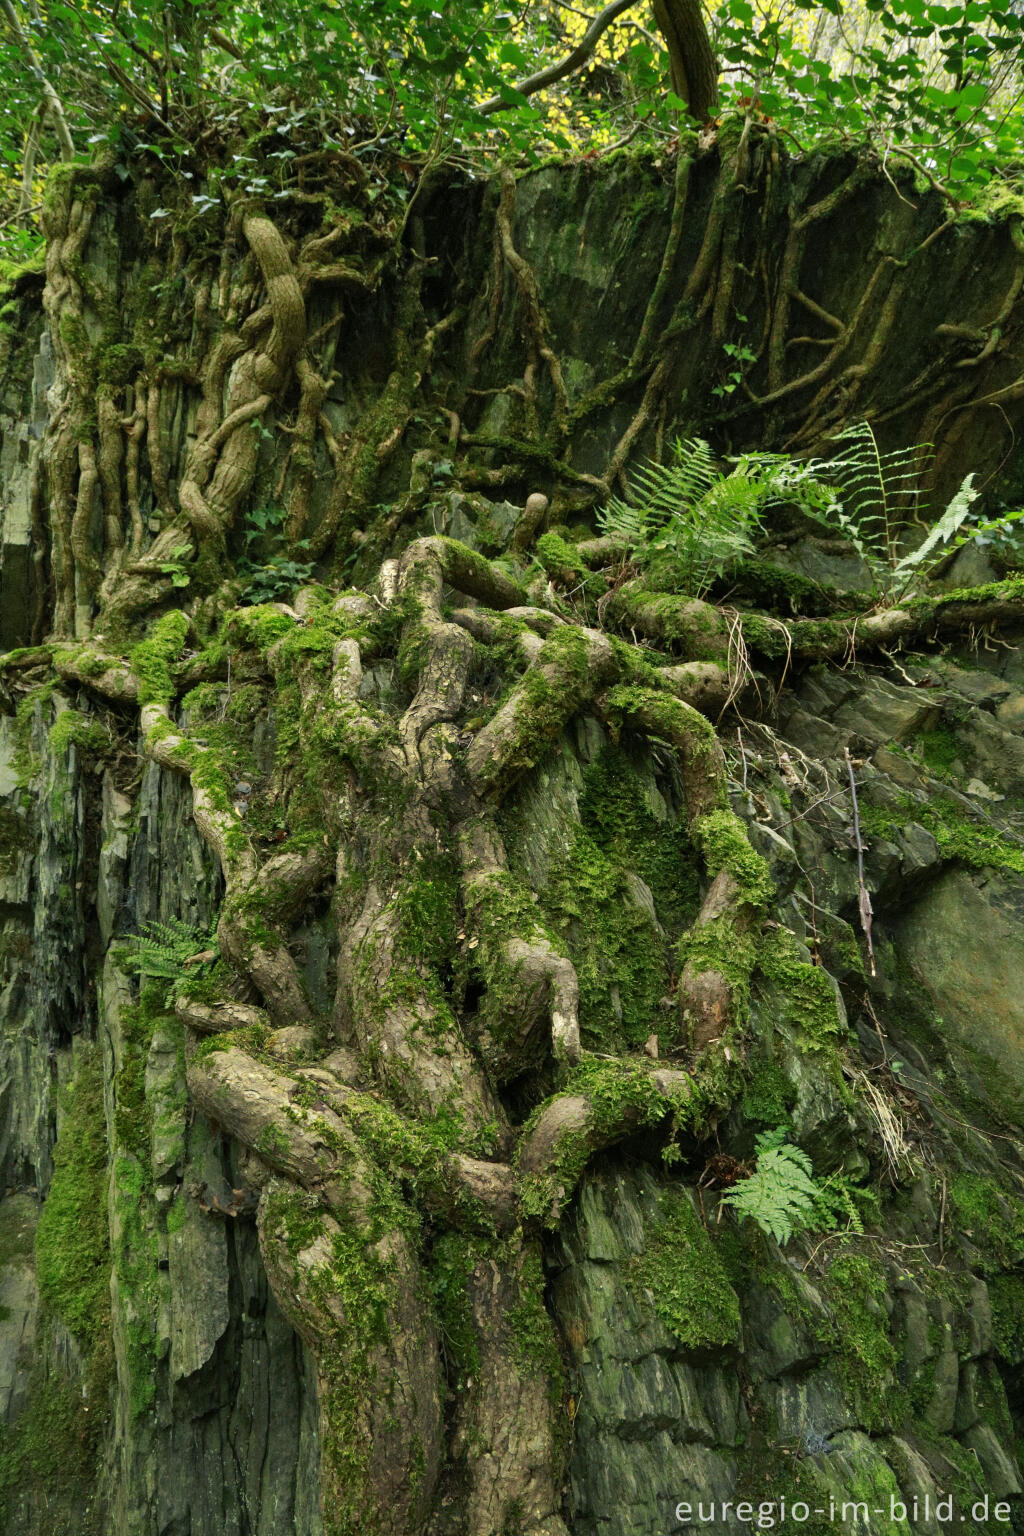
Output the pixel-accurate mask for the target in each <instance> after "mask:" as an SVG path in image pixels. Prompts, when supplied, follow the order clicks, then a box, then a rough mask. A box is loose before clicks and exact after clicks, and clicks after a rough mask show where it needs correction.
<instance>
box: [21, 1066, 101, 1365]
mask: <svg viewBox="0 0 1024 1536" xmlns="http://www.w3.org/2000/svg"><path fill="white" fill-rule="evenodd" d="M53 1163H54V1174H53V1180H52V1182H51V1184H50V1188H49V1191H48V1193H47V1197H46V1203H45V1205H44V1206H43V1209H42V1213H41V1215H40V1217H39V1225H38V1227H37V1228H36V1237H35V1254H36V1270H37V1273H38V1276H39V1290H40V1294H41V1295H42V1297H43V1298H44V1300H45V1301H46V1302H47V1303H48V1304H49V1305H50V1306H51V1307H52V1308H53V1311H54V1312H55V1313H56V1314H57V1316H58V1317H59V1318H60V1319H61V1321H62V1322H63V1323H65V1324H66V1326H67V1327H68V1328H69V1329H70V1330H71V1332H72V1333H73V1334H74V1335H75V1336H76V1338H78V1339H79V1340H80V1341H81V1342H83V1343H84V1344H85V1345H86V1346H87V1347H89V1348H92V1347H93V1346H94V1345H95V1344H96V1342H97V1340H98V1339H99V1338H100V1337H101V1336H102V1335H105V1334H106V1333H108V1332H109V1328H110V1242H109V1235H108V1226H107V1125H106V1119H105V1117H104V1112H103V1073H102V1063H101V1061H100V1053H99V1051H98V1050H97V1048H96V1047H95V1046H90V1047H87V1048H85V1049H83V1050H82V1052H81V1054H80V1055H79V1058H78V1067H77V1071H76V1073H75V1076H74V1078H73V1080H72V1082H71V1083H70V1084H69V1086H68V1089H67V1095H66V1102H65V1106H64V1119H63V1124H62V1125H61V1133H60V1136H59V1138H58V1140H57V1145H56V1146H55V1147H54V1150H53Z"/></svg>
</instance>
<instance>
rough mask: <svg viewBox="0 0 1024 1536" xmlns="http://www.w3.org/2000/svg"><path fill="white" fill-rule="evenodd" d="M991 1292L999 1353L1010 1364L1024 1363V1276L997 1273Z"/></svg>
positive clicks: (990, 1284) (995, 1336)
mask: <svg viewBox="0 0 1024 1536" xmlns="http://www.w3.org/2000/svg"><path fill="white" fill-rule="evenodd" d="M988 1294H989V1300H990V1301H991V1303H992V1343H993V1345H994V1347H995V1351H996V1353H997V1354H998V1355H1000V1356H1001V1357H1002V1358H1003V1359H1004V1360H1005V1361H1006V1363H1007V1364H1008V1365H1024V1276H1021V1275H993V1276H992V1277H991V1278H990V1280H989V1282H988Z"/></svg>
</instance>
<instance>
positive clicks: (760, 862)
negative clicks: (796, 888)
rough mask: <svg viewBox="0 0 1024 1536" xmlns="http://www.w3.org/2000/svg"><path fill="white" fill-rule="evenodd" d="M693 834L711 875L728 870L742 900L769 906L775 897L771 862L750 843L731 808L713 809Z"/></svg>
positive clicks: (750, 903) (753, 904)
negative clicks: (769, 868)
mask: <svg viewBox="0 0 1024 1536" xmlns="http://www.w3.org/2000/svg"><path fill="white" fill-rule="evenodd" d="M694 835H695V838H696V840H697V843H698V844H699V846H700V848H701V850H702V852H703V854H704V863H705V865H706V867H707V872H708V877H709V878H710V879H712V880H713V879H714V877H715V876H716V875H717V874H719V873H720V871H721V870H723V869H725V870H728V872H729V874H730V875H731V876H732V878H733V880H734V881H735V882H736V886H737V895H738V897H739V900H740V901H744V902H747V903H748V904H749V905H750V906H752V907H766V906H768V904H769V903H770V902H771V901H773V900H774V897H775V887H774V886H773V884H772V878H771V875H770V874H769V872H768V865H767V863H766V862H765V860H764V859H763V858H762V857H761V855H760V854H759V853H755V851H754V849H753V848H752V847H751V846H750V839H749V837H748V836H747V829H746V827H745V826H744V825H743V822H742V821H741V820H740V818H739V817H738V816H736V815H735V814H734V813H733V812H732V811H726V810H721V811H712V812H711V814H710V815H709V816H702V817H701V819H700V820H699V821H698V823H697V825H696V827H695V829H694Z"/></svg>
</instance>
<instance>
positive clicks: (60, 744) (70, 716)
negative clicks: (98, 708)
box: [49, 709, 113, 757]
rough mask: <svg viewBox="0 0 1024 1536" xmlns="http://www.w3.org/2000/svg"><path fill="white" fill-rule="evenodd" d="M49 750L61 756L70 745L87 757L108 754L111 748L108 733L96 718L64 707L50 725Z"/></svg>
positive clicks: (67, 750)
mask: <svg viewBox="0 0 1024 1536" xmlns="http://www.w3.org/2000/svg"><path fill="white" fill-rule="evenodd" d="M49 747H50V751H51V752H53V753H55V754H56V755H57V756H58V757H63V756H64V754H65V753H66V752H69V751H70V749H71V748H72V747H74V748H75V749H76V751H77V752H79V753H82V754H84V755H86V756H89V757H105V756H108V755H109V754H110V752H111V750H112V748H113V742H112V740H111V737H110V733H109V732H108V731H107V729H106V727H105V726H104V725H103V724H102V723H101V722H100V721H99V720H97V719H95V718H90V717H89V716H88V715H83V714H80V713H79V712H78V710H76V709H65V710H62V711H61V713H60V714H59V715H58V716H57V718H56V720H55V721H54V723H53V725H52V726H51V727H50V735H49Z"/></svg>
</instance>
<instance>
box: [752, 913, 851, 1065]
mask: <svg viewBox="0 0 1024 1536" xmlns="http://www.w3.org/2000/svg"><path fill="white" fill-rule="evenodd" d="M758 964H759V966H760V969H761V971H762V973H763V974H764V976H765V977H766V978H767V980H768V981H770V982H771V983H772V984H773V986H774V988H775V989H776V991H777V993H778V996H779V998H780V1000H781V1004H782V1006H783V1007H784V1009H785V1015H786V1018H787V1020H788V1021H789V1023H790V1024H792V1025H793V1027H794V1029H795V1030H796V1032H797V1036H796V1039H797V1045H798V1046H799V1048H800V1049H801V1050H804V1051H835V1049H836V1047H837V1046H838V1045H839V1043H840V1042H841V1040H842V1036H843V1028H842V1024H841V1021H840V1017H839V1005H838V1002H837V999H836V990H835V986H834V984H833V981H832V978H831V976H830V975H829V974H828V972H827V971H825V970H823V969H822V967H821V966H820V965H812V964H811V963H810V962H809V961H806V960H802V959H801V958H800V955H799V951H798V949H797V944H796V940H795V939H794V937H793V935H792V934H791V933H790V932H788V930H787V929H785V928H774V929H770V930H769V931H768V932H767V933H766V934H765V935H764V937H763V939H762V941H761V947H760V954H759V957H758Z"/></svg>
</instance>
